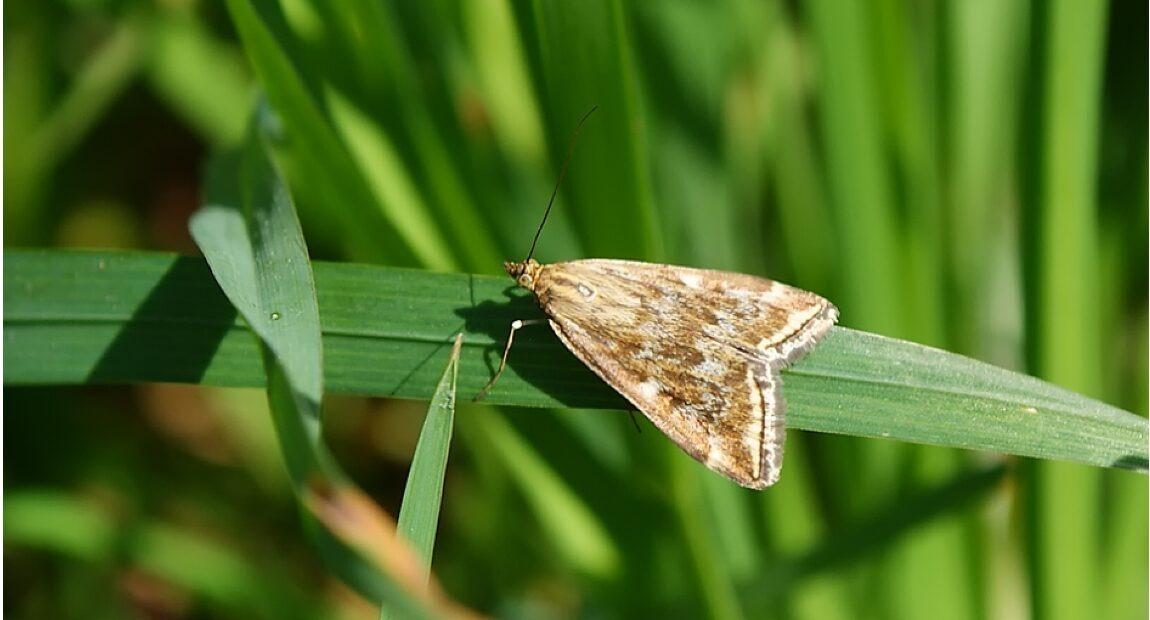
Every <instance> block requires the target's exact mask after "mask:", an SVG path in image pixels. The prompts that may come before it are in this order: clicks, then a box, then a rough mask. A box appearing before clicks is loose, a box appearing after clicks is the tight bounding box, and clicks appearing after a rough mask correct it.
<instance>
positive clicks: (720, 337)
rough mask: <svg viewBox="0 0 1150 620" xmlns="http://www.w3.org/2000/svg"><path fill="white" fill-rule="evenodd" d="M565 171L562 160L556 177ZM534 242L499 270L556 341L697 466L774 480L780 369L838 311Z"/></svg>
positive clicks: (795, 295)
mask: <svg viewBox="0 0 1150 620" xmlns="http://www.w3.org/2000/svg"><path fill="white" fill-rule="evenodd" d="M591 111H592V112H593V111H594V108H592V110H591ZM587 115H590V112H588V113H587ZM586 117H587V116H586V115H585V116H584V120H586ZM579 126H580V127H581V126H582V121H580V124H579ZM576 135H578V128H577V129H576ZM573 142H574V140H572V143H573ZM565 171H566V162H564V168H563V171H561V172H560V177H559V180H560V182H562V178H563V173H564V172H565ZM556 187H558V185H556ZM554 197H555V195H554V193H553V194H552V202H553V201H554ZM551 204H552V203H551V202H549V203H548V206H547V211H546V212H545V213H544V220H543V221H544V222H546V218H547V215H548V214H549V213H550V211H551ZM540 230H542V224H540ZM538 240H539V232H538V231H537V232H536V234H535V240H534V241H533V242H532V244H531V250H530V251H529V252H528V256H527V258H526V259H524V260H523V261H521V262H507V263H504V268H505V269H506V271H507V273H508V274H509V275H510V276H511V277H512V278H514V279H515V282H516V284H518V285H519V286H521V287H523V288H525V289H527V290H529V291H531V292H532V293H533V294H534V296H535V299H536V301H537V302H538V304H539V307H540V309H542V310H543V313H544V314H545V315H546V316H547V319H546V322H547V323H548V324H549V325H550V326H551V329H552V330H553V331H554V332H555V335H556V336H558V337H559V340H560V341H562V342H563V344H564V345H565V346H566V347H567V348H568V349H569V350H570V351H571V352H572V353H574V354H575V356H576V357H577V358H579V359H580V360H581V361H582V362H583V363H584V364H586V365H587V366H588V367H589V368H590V369H591V370H592V371H594V372H595V374H597V375H598V376H599V377H600V378H602V379H603V380H604V381H606V382H607V384H608V385H610V386H611V387H613V388H614V389H615V390H616V391H618V392H619V393H620V394H621V395H622V396H623V397H624V398H626V399H627V400H628V401H629V402H630V403H631V404H632V405H634V407H635V408H636V409H638V410H639V411H640V412H641V413H642V414H643V415H645V416H646V417H647V419H648V420H650V421H651V423H653V424H654V425H655V426H656V427H657V428H658V429H659V430H660V431H662V432H663V433H664V434H665V435H666V436H667V437H669V438H670V439H671V440H672V441H674V442H675V443H676V444H678V446H679V447H680V448H682V449H683V450H684V451H685V452H686V453H687V454H689V455H691V456H692V457H694V458H695V459H696V460H698V461H699V462H701V463H703V464H704V465H706V466H707V467H709V468H710V469H712V470H713V471H716V472H718V473H720V474H722V475H724V476H726V477H727V478H730V479H731V480H733V481H735V482H737V483H738V484H740V485H742V486H744V487H748V488H752V489H764V488H766V487H768V486H770V485H772V484H774V483H775V482H777V481H778V479H779V473H780V471H781V468H782V459H783V441H784V438H785V431H786V427H785V423H784V409H785V406H784V402H783V397H782V392H781V386H782V380H781V377H780V374H779V373H780V371H781V370H782V369H783V368H785V367H786V366H788V365H789V364H791V363H793V362H795V361H796V360H798V359H799V358H801V357H802V356H803V355H805V354H806V353H807V351H809V350H810V349H811V347H813V346H814V345H815V344H816V343H817V342H818V341H819V339H821V338H822V337H823V336H824V335H825V334H826V332H827V331H828V330H829V329H830V328H831V326H832V325H834V323H835V321H836V320H837V319H838V309H837V308H835V306H834V305H833V304H831V303H830V302H829V301H827V300H826V299H824V298H822V297H820V296H818V295H816V294H814V293H811V292H808V291H804V290H801V289H798V288H794V287H791V286H787V285H785V284H781V283H779V282H774V281H772V280H767V279H763V278H758V277H754V276H749V275H744V274H738V273H728V272H723V271H712V270H708V269H693V268H689V267H677V266H672V265H662V264H654V263H644V262H636V261H626V260H609V259H588V260H576V261H570V262H562V263H554V264H548V265H544V264H540V263H539V262H537V261H536V260H535V259H533V258H531V256H532V254H533V253H534V251H535V244H536V242H538ZM537 322H541V321H538V320H536V321H530V320H527V321H524V320H520V321H515V322H513V323H512V324H511V332H510V334H509V336H508V338H507V346H506V348H505V349H504V351H503V357H502V359H501V360H500V363H499V368H498V369H497V370H496V372H495V374H494V376H493V377H492V379H491V381H490V382H488V384H487V385H486V386H485V387H484V388H483V390H482V391H481V392H480V395H479V396H478V397H477V399H478V398H481V397H482V396H483V395H484V394H486V393H487V391H488V390H490V389H491V387H492V386H493V385H494V384H495V382H496V381H497V380H498V379H499V377H500V375H501V374H502V373H503V370H504V369H505V367H506V365H507V355H508V353H509V352H510V350H511V343H512V342H513V340H514V337H515V332H516V331H518V330H519V329H521V328H523V327H524V326H526V325H529V324H532V323H537Z"/></svg>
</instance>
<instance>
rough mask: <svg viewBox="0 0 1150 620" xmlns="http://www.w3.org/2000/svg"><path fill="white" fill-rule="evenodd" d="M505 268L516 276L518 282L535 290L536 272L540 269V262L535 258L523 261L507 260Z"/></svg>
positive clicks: (530, 289)
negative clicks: (513, 261)
mask: <svg viewBox="0 0 1150 620" xmlns="http://www.w3.org/2000/svg"><path fill="white" fill-rule="evenodd" d="M503 268H504V269H506V270H507V274H508V275H510V276H511V277H512V278H515V283H516V284H518V285H519V286H522V287H523V288H525V289H527V290H529V291H533V290H535V274H536V273H538V271H539V263H538V262H536V261H535V259H534V258H529V259H527V260H525V261H523V262H521V263H512V262H506V263H503Z"/></svg>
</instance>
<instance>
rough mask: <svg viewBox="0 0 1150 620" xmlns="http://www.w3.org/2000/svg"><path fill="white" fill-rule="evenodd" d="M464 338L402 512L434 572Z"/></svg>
mask: <svg viewBox="0 0 1150 620" xmlns="http://www.w3.org/2000/svg"><path fill="white" fill-rule="evenodd" d="M462 344H463V335H462V334H460V335H459V336H456V338H455V344H454V345H453V346H452V347H451V358H450V359H449V360H448V361H447V368H445V369H444V370H443V377H442V378H441V379H440V380H439V385H437V386H436V388H435V394H433V395H432V397H431V405H430V406H429V407H428V408H427V419H426V420H424V422H423V431H421V432H420V433H419V443H418V444H417V445H416V446H415V456H414V457H413V458H412V460H411V471H410V473H408V474H407V486H406V487H405V488H404V490H403V507H402V508H401V509H400V511H399V533H400V534H401V535H403V537H404V538H406V539H407V540H409V541H411V544H412V546H414V547H415V551H416V553H418V554H419V556H420V559H422V560H423V562H424V564H425V565H426V566H427V570H428V574H430V570H431V553H432V550H433V549H434V547H435V532H436V528H437V527H438V526H439V505H440V502H441V501H442V499H443V476H444V474H445V473H446V472H447V454H448V451H449V450H450V449H451V431H452V427H453V425H454V423H455V382H456V379H457V378H458V376H459V350H460V347H461V346H462Z"/></svg>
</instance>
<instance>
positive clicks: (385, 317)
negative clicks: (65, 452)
mask: <svg viewBox="0 0 1150 620" xmlns="http://www.w3.org/2000/svg"><path fill="white" fill-rule="evenodd" d="M314 269H315V277H316V286H317V289H318V293H319V307H320V317H321V323H322V328H323V331H324V334H325V337H324V347H325V348H324V357H325V366H324V368H325V373H326V382H327V386H328V389H330V390H331V391H334V392H345V393H354V394H374V395H386V396H396V397H402V398H419V399H427V398H429V397H431V395H432V394H434V391H435V386H436V384H437V382H438V379H439V376H440V375H439V371H438V369H437V368H436V364H435V363H434V362H433V360H434V359H435V355H436V352H437V351H441V350H442V349H443V348H444V347H446V346H447V344H446V343H447V342H449V341H450V339H451V337H452V335H453V334H455V333H458V332H459V331H461V330H463V331H464V332H465V336H464V337H465V343H464V347H463V351H462V353H461V357H460V366H459V390H460V391H461V392H463V393H465V394H473V393H475V392H477V391H478V390H479V388H480V387H481V386H482V385H483V384H484V383H486V382H487V380H488V379H489V378H490V376H491V372H492V371H493V369H494V365H495V362H497V359H496V355H497V354H498V351H497V349H499V347H500V346H501V344H502V342H503V339H504V338H505V337H506V328H507V325H508V324H509V323H510V322H511V321H512V320H514V319H519V318H528V317H531V316H536V315H537V313H538V310H537V309H536V308H535V306H534V303H533V302H532V301H531V300H530V299H528V298H525V297H521V296H514V293H509V291H508V285H507V282H506V280H505V279H500V278H493V277H486V276H476V275H467V274H436V273H429V272H422V271H413V270H404V269H393V268H385V267H368V266H363V265H346V264H329V263H316V264H315V265H314ZM61 283H67V284H68V286H61ZM214 289H215V287H214V285H213V284H212V282H211V279H210V274H209V273H208V271H207V270H206V269H205V267H204V264H203V263H202V262H201V261H199V260H198V259H191V258H181V257H177V256H173V255H168V254H125V253H116V252H103V253H88V252H12V251H10V252H7V253H6V254H5V262H4V298H5V302H6V308H5V316H4V328H5V329H4V338H5V340H4V355H5V361H6V362H7V363H6V364H5V368H4V373H5V382H6V383H9V384H44V383H56V384H60V383H65V384H78V383H124V382H136V381H180V382H187V383H205V384H210V385H223V386H256V385H263V383H264V379H263V370H262V368H261V366H260V362H259V353H258V349H257V347H256V346H255V343H253V342H252V340H251V339H250V336H249V335H248V334H247V333H246V329H245V328H244V327H243V325H242V324H241V323H239V322H238V321H237V320H236V318H235V317H234V315H233V314H231V311H230V310H229V309H228V306H227V304H226V300H224V299H223V297H222V295H221V294H220V293H219V292H218V290H214ZM509 294H510V295H512V296H513V298H512V299H511V300H510V301H507V299H508V295H509ZM44 343H51V345H50V346H49V345H45V344H44ZM159 343H162V344H159ZM784 377H785V388H784V391H785V395H786V398H787V400H788V416H789V418H788V423H789V425H790V426H791V427H792V428H798V429H806V430H816V431H821V432H828V433H839V434H847V435H859V436H866V437H881V438H889V439H899V440H903V441H911V442H916V443H926V444H933V445H944V446H953V447H961V448H969V449H976V450H987V451H992V452H1003V453H1007V454H1017V455H1024V456H1033V457H1038V458H1046V459H1056V460H1068V461H1077V462H1080V463H1087V464H1091V465H1098V466H1105V467H1121V468H1127V469H1135V470H1140V471H1144V470H1145V469H1146V466H1147V437H1148V434H1147V423H1146V420H1145V419H1144V418H1141V417H1139V416H1136V415H1134V414H1131V413H1128V412H1126V411H1122V410H1120V409H1118V408H1115V407H1112V406H1109V405H1106V404H1104V403H1102V402H1099V401H1096V400H1093V399H1090V398H1087V397H1085V396H1082V395H1079V394H1076V393H1074V392H1071V391H1069V390H1066V389H1063V388H1059V387H1057V386H1054V385H1051V384H1049V383H1045V382H1043V381H1040V380H1038V379H1035V378H1033V377H1028V376H1025V375H1021V374H1018V373H1014V372H1011V371H1008V370H1005V369H1002V368H998V367H995V366H991V365H989V364H985V363H982V362H979V361H976V360H973V359H970V358H966V357H962V356H959V355H955V354H952V353H947V352H945V351H941V350H938V349H932V348H929V347H924V346H921V345H917V344H914V343H909V342H905V341H900V340H895V339H890V338H884V337H882V336H878V335H875V334H868V333H864V332H859V331H854V330H849V329H844V328H836V329H835V330H833V331H832V332H831V334H830V335H829V336H828V337H827V338H826V340H825V341H824V342H823V343H822V344H821V345H820V346H818V347H816V348H815V350H814V351H813V352H812V353H811V354H810V355H809V356H808V357H807V358H806V359H804V360H802V361H801V362H799V363H798V364H796V365H795V366H794V367H793V368H792V369H790V370H789V371H787V372H786V373H785V375H784ZM488 401H489V402H491V403H494V404H508V405H522V406H531V407H554V406H566V407H583V408H601V409H625V408H626V404H625V402H624V401H623V400H622V399H621V398H620V397H619V396H618V395H617V394H616V393H615V392H613V391H612V390H611V389H610V388H609V387H607V386H606V385H605V384H604V383H602V382H601V381H600V380H599V379H598V378H596V377H595V376H594V375H593V374H592V373H591V372H590V371H589V370H588V369H587V368H585V367H584V366H583V365H581V364H580V363H579V362H578V361H577V360H576V359H575V358H574V356H572V355H571V354H570V353H569V352H567V351H566V349H564V348H563V346H562V345H561V344H560V343H559V341H558V340H557V339H556V338H555V337H554V336H553V335H552V334H551V333H550V332H549V331H548V330H547V329H546V328H541V329H527V330H523V331H522V332H521V335H520V337H519V338H517V339H516V346H515V349H514V350H513V351H512V353H511V358H510V363H509V366H508V371H507V372H506V373H505V374H504V376H503V378H502V379H500V382H499V384H498V385H497V386H496V389H495V390H493V391H492V393H491V395H490V396H489V397H488Z"/></svg>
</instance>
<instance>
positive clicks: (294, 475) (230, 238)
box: [190, 133, 427, 617]
mask: <svg viewBox="0 0 1150 620" xmlns="http://www.w3.org/2000/svg"><path fill="white" fill-rule="evenodd" d="M213 164H214V165H213V166H212V168H211V173H210V175H209V182H208V199H207V201H206V204H205V206H203V207H202V208H201V209H200V210H199V211H198V212H196V213H195V214H194V215H193V217H192V220H191V223H190V227H191V232H192V236H193V238H195V240H196V243H197V244H198V245H199V246H200V249H201V250H203V252H204V255H205V257H206V258H207V260H208V264H209V265H210V267H211V268H212V273H213V274H214V275H215V277H216V281H217V282H218V283H219V285H220V287H221V288H222V289H223V291H224V293H225V294H226V295H227V296H228V299H229V300H230V301H231V302H232V304H233V305H234V306H235V308H236V310H238V312H239V314H240V315H241V316H242V317H243V318H244V320H245V321H246V323H247V324H248V325H249V326H250V328H251V330H252V332H254V333H255V335H256V336H257V337H258V341H259V350H260V354H261V357H262V359H263V367H264V370H265V372H266V376H267V390H268V404H269V407H270V410H271V412H272V419H273V421H274V423H275V428H276V434H277V436H278V437H279V442H280V447H281V453H282V454H283V458H284V462H285V463H286V464H287V469H288V473H289V476H290V478H291V481H292V485H293V486H294V488H295V491H296V495H297V496H298V497H300V498H301V499H302V498H307V497H310V494H309V491H310V490H311V489H312V488H313V485H314V484H315V483H316V481H317V480H326V481H332V482H334V483H336V484H344V483H343V482H342V480H343V474H342V473H341V472H340V471H339V469H338V467H337V466H336V465H335V462H334V460H333V459H332V458H331V457H330V455H329V454H328V452H327V449H326V447H325V445H324V443H323V437H322V431H321V427H320V404H321V400H322V397H323V346H322V342H321V332H320V322H319V304H318V302H317V300H316V292H315V291H316V289H315V283H314V280H313V277H312V271H311V265H310V261H309V257H308V254H307V247H306V246H305V244H304V241H303V231H302V229H301V228H300V223H299V219H298V218H297V217H296V214H295V207H294V206H293V204H292V202H291V197H290V195H289V194H288V192H287V187H286V186H285V185H284V183H283V181H282V179H281V178H280V176H279V174H278V172H277V170H276V169H275V166H274V164H273V163H272V160H271V158H270V153H269V150H268V149H267V146H266V144H265V143H264V142H263V140H262V139H261V136H259V135H258V134H255V133H253V134H252V135H251V136H249V139H248V141H247V143H246V145H245V148H244V149H243V150H242V152H241V153H240V154H239V157H219V158H217V159H216V160H215V161H214V162H213ZM304 514H305V515H307V516H306V520H307V524H308V527H306V528H305V529H306V530H307V531H308V532H309V533H310V534H311V535H312V536H313V537H314V538H315V543H316V545H317V547H318V549H319V551H320V553H321V555H322V556H323V557H324V559H325V561H326V562H327V564H328V566H329V567H330V568H331V569H332V570H333V571H335V572H336V573H337V574H338V575H340V577H341V578H342V579H344V580H345V581H346V582H347V583H349V584H351V585H352V586H353V587H356V588H358V589H360V590H361V591H363V592H364V593H365V594H367V595H369V596H371V597H373V600H381V601H383V602H385V603H386V604H387V605H388V606H390V607H392V608H394V609H396V610H397V611H400V612H402V613H404V614H405V616H407V617H422V616H426V615H427V612H426V611H425V610H424V608H423V605H422V604H421V603H420V602H419V601H418V600H416V599H415V598H414V597H413V596H411V595H410V594H409V593H408V592H407V591H406V590H405V589H404V588H403V587H402V586H401V585H398V583H397V580H396V579H394V578H393V576H392V575H390V574H388V572H387V571H386V569H384V570H378V569H379V568H381V567H378V566H373V565H372V564H371V563H369V562H368V561H367V560H366V559H365V558H364V557H363V556H362V555H360V553H359V552H358V551H357V550H354V549H352V548H351V547H349V546H346V545H345V544H343V543H342V542H340V541H338V540H337V539H336V538H335V536H333V535H332V534H331V533H329V532H328V531H327V530H323V529H321V528H318V527H314V517H313V516H311V515H310V514H309V513H306V512H305V513H304Z"/></svg>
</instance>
